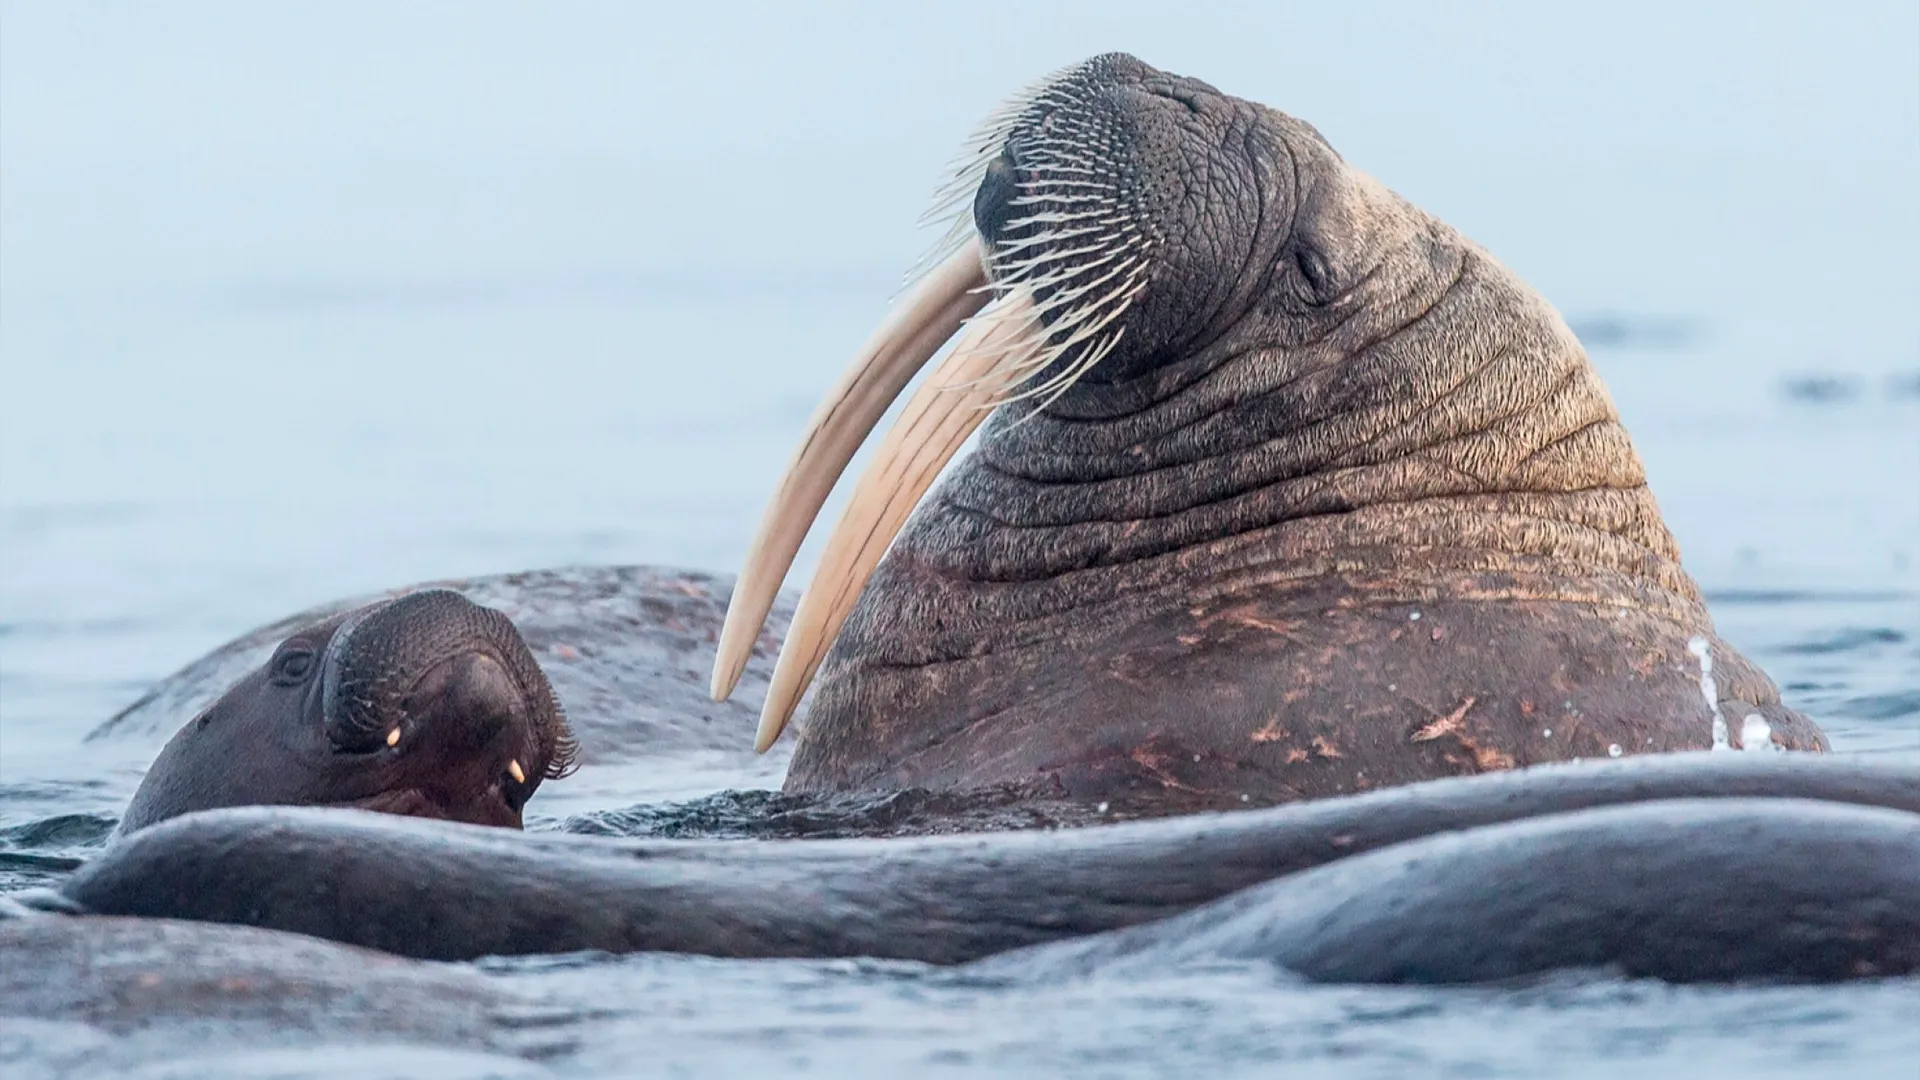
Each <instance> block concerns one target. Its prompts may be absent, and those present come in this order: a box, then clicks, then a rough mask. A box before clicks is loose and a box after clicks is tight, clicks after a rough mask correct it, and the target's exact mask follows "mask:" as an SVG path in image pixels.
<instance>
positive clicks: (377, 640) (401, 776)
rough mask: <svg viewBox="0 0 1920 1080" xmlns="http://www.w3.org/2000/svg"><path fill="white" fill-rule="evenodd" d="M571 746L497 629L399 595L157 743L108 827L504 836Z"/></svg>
mask: <svg viewBox="0 0 1920 1080" xmlns="http://www.w3.org/2000/svg"><path fill="white" fill-rule="evenodd" d="M573 755H574V744H573V738H572V735H571V733H570V731H569V729H568V727H567V722H566V718H565V716H564V714H563V713H562V711H561V709H560V705H559V702H558V700H557V699H556V698H555V697H554V695H553V692H552V690H551V688H550V687H549V686H548V684H547V679H546V676H545V675H544V674H543V673H542V672H541V670H540V667H539V665H538V664H536V663H535V662H534V660H533V657H532V656H531V654H529V653H528V651H527V648H526V645H525V643H524V642H523V641H522V640H521V637H520V635H519V633H518V631H516V630H515V629H514V627H513V625H512V623H511V622H509V621H508V620H507V618H506V617H505V616H504V615H501V614H500V613H499V612H497V611H492V610H489V609H487V608H483V607H479V606H477V605H475V604H472V603H470V602H469V601H467V600H466V599H465V598H464V597H462V596H460V595H459V594H458V593H455V592H451V591H448V590H444V589H440V590H427V591H421V592H415V593H411V594H408V595H406V596H402V597H399V598H397V599H393V600H387V601H381V602H379V603H376V604H372V605H368V606H366V607H362V608H359V609H356V610H354V611H350V612H345V613H342V614H339V615H335V616H333V617H331V618H328V619H325V620H323V621H320V622H318V623H315V624H313V625H310V626H307V627H305V628H304V629H301V630H299V631H296V632H295V633H294V634H292V635H291V636H289V637H288V638H287V639H286V640H285V641H283V642H281V644H280V646H279V647H278V648H277V649H275V651H274V653H273V655H272V657H271V658H270V659H268V660H267V662H266V663H265V664H263V665H262V666H261V667H259V668H258V669H257V670H255V671H253V672H251V673H249V674H248V675H247V676H245V677H244V678H242V679H241V680H240V681H239V682H237V683H236V684H234V685H233V686H232V687H231V688H230V689H228V690H227V692H226V693H225V694H223V695H221V697H220V698H219V700H217V701H215V702H214V703H213V704H212V705H211V706H209V707H208V708H207V709H206V710H205V711H203V712H201V713H200V714H199V715H198V716H196V717H194V718H193V719H192V720H190V721H188V722H187V724H186V726H185V727H183V728H181V729H180V731H179V733H178V734H176V735H175V736H174V737H173V739H172V740H171V741H170V742H168V743H167V745H166V747H165V748H164V749H163V750H162V751H161V752H160V755H159V757H158V758H157V759H156V760H155V761H154V763H153V765H152V766H151V767H150V768H149V769H148V771H147V775H146V777H145V779H144V780H143V781H142V782H141V785H140V788H139V790H138V791H136V792H135V793H134V796H133V801H132V802H131V804H130V805H129V806H128V807H127V812H126V814H125V816H124V817H123V818H122V821H121V826H120V827H121V831H122V832H123V833H126V832H132V831H134V830H137V829H142V828H145V827H147V826H150V825H153V824H154V823H156V822H159V821H164V820H166V819H168V818H172V817H175V816H178V815H181V814H186V813H191V812H193V811H196V810H207V809H213V808H216V807H226V806H248V805H284V806H340V807H353V808H358V809H364V810H377V811H382V812H385V813H390V814H405V815H410V816H414V817H427V818H438V819H442V820H446V821H460V822H468V823H471V824H476V825H497V826H505V827H509V828H519V827H520V825H521V810H522V808H523V807H524V806H525V805H526V802H527V799H528V798H530V797H531V796H532V795H533V793H534V791H536V790H537V789H538V788H539V785H540V783H541V781H542V780H544V779H549V778H552V777H557V776H560V775H563V774H564V773H565V772H566V771H567V770H568V769H569V767H570V766H571V763H572V760H573Z"/></svg>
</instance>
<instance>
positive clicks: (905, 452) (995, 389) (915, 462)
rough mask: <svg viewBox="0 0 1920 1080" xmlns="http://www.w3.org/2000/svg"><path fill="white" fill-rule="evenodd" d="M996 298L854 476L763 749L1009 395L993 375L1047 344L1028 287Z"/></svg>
mask: <svg viewBox="0 0 1920 1080" xmlns="http://www.w3.org/2000/svg"><path fill="white" fill-rule="evenodd" d="M995 308H996V310H995V311H994V313H993V316H994V317H992V318H986V319H978V320H974V321H973V322H970V323H968V324H967V328H966V330H965V331H964V332H963V333H962V334H961V335H960V338H959V340H958V341H956V342H954V346H953V351H952V352H951V353H949V354H947V358H946V359H945V360H944V361H942V362H941V363H940V366H939V367H938V368H935V369H934V372H933V374H932V375H930V376H928V378H927V380H926V381H925V382H923V383H921V384H920V388H919V389H918V390H916V391H914V394H913V397H912V398H910V399H908V401H907V405H906V407H905V408H904V409H902V410H901V411H900V418H899V419H898V420H896V421H894V425H893V427H892V429H891V430H889V431H888V432H887V435H886V438H885V439H883V440H881V443H880V448H879V449H878V450H876V451H874V454H873V460H872V461H871V462H869V463H868V465H867V469H866V471H865V472H864V473H862V474H861V475H860V481H859V483H858V484H856V485H855V486H854V489H853V495H852V497H851V498H849V499H848V500H847V508H846V511H845V512H844V513H842V514H841V515H840V521H839V523H838V524H837V525H835V526H834V528H833V535H832V536H830V537H828V539H827V545H826V549H825V551H824V552H823V553H822V554H821V556H820V568H819V569H818V570H816V571H815V572H814V575H813V581H812V582H811V583H810V584H808V586H807V591H806V592H804V593H802V594H801V596H800V606H799V608H798V609H796V610H795V611H794V614H793V625H792V627H791V628H789V629H788V631H787V640H786V643H785V644H783V645H782V646H781V647H780V659H779V660H778V661H776V662H775V663H774V666H773V681H772V682H771V683H770V684H769V685H768V687H767V701H766V704H765V705H764V706H763V707H762V708H761V710H760V730H759V731H758V732H757V733H756V734H755V735H754V740H753V748H754V749H755V750H756V751H759V752H762V753H764V752H765V751H766V749H767V748H768V747H769V746H772V745H773V741H774V740H775V739H777V738H779V737H780V732H781V731H782V730H783V729H785V728H786V726H787V719H788V718H789V717H791V716H792V715H793V710H794V707H795V706H796V705H798V704H799V703H800V697H801V695H803V694H805V693H806V690H807V685H808V684H809V683H811V682H812V681H813V673H814V672H815V671H816V670H817V669H818V668H819V667H820V661H821V659H822V658H823V657H825V656H826V653H827V648H828V646H830V645H832V644H833V639H834V637H835V636H836V635H838V634H839V633H840V625H841V624H842V623H844V622H845V621H846V618H847V613H848V612H849V611H851V610H853V604H854V601H855V600H857V599H859V597H860V590H861V589H862V588H864V587H865V586H866V583H867V578H869V577H871V576H872V574H873V569H874V567H876V566H878V565H879V564H880V557H881V556H882V555H884V554H886V551H887V546H888V545H889V544H891V543H892V542H893V537H894V534H896V533H898V532H899V531H900V527H901V526H902V525H905V524H906V521H907V516H908V515H909V514H911V513H912V512H913V508H914V507H915V506H917V505H918V504H919V502H920V496H922V495H924V494H926V491H927V489H928V488H929V487H932V486H933V482H934V480H935V479H936V478H938V477H939V475H940V470H941V468H943V467H944V466H945V465H946V463H947V462H948V461H950V460H951V459H952V458H953V455H954V454H956V453H958V452H959V450H960V446H961V444H962V443H964V442H966V441H967V436H969V435H971V434H973V432H974V429H976V428H978V427H979V426H980V424H981V422H982V421H984V420H986V418H987V415H988V414H989V413H991V412H992V411H993V406H994V405H995V404H997V403H998V402H999V400H1000V399H1001V397H1002V396H1003V394H1004V392H1005V389H1006V388H1005V387H1004V386H1003V385H1000V384H999V383H998V382H997V381H996V380H994V379H992V378H990V376H991V375H992V374H993V373H994V372H995V371H996V370H1004V369H1003V368H1002V365H1004V364H1005V363H1006V362H1007V361H1008V359H1009V354H1010V353H1017V352H1019V351H1022V350H1027V349H1037V348H1039V345H1038V344H1035V343H1033V342H1032V341H1031V339H1030V335H1029V332H1028V331H1029V328H1030V327H1031V326H1032V325H1034V323H1035V321H1036V320H1037V315H1036V314H1035V313H1034V311H1033V301H1032V300H1031V298H1030V297H1029V296H1028V294H1027V293H1026V292H1024V291H1022V292H1017V293H1010V294H1008V295H1007V296H1005V297H1003V298H1002V299H1001V300H1000V302H999V303H998V304H996V305H995ZM1014 359H1018V357H1017V356H1016V357H1014ZM923 362H924V361H923Z"/></svg>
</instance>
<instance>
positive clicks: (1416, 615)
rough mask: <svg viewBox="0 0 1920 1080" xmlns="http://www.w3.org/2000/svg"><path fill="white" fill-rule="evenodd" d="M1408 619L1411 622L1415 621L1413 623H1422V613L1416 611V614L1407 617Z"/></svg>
mask: <svg viewBox="0 0 1920 1080" xmlns="http://www.w3.org/2000/svg"><path fill="white" fill-rule="evenodd" d="M1407 618H1408V619H1409V620H1411V621H1413V622H1419V621H1420V613H1419V612H1417V611H1416V612H1414V613H1413V614H1411V615H1409V616H1407Z"/></svg>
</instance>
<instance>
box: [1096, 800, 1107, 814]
mask: <svg viewBox="0 0 1920 1080" xmlns="http://www.w3.org/2000/svg"><path fill="white" fill-rule="evenodd" d="M1093 810H1094V813H1096V814H1104V813H1106V812H1107V804H1106V803H1101V804H1100V805H1099V806H1096V807H1094V808H1093Z"/></svg>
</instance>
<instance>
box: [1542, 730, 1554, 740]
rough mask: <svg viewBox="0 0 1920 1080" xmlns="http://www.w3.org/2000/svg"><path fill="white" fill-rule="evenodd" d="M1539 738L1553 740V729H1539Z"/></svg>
mask: <svg viewBox="0 0 1920 1080" xmlns="http://www.w3.org/2000/svg"><path fill="white" fill-rule="evenodd" d="M1540 736H1541V737H1542V738H1546V739H1551V738H1553V729H1552V728H1542V729H1540Z"/></svg>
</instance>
